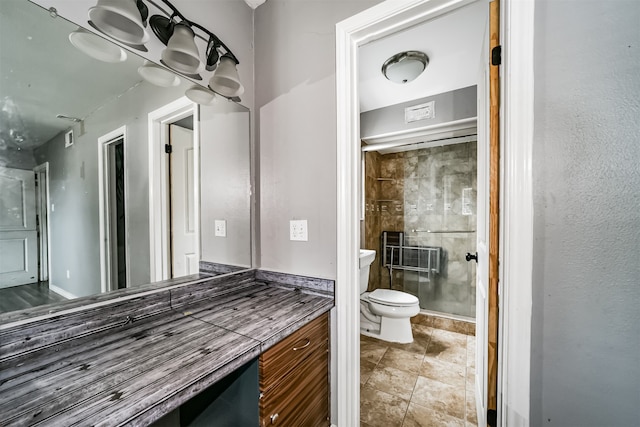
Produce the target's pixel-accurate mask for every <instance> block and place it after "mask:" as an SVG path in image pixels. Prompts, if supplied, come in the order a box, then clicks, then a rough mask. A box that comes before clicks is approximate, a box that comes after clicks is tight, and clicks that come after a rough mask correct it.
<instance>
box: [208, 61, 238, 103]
mask: <svg viewBox="0 0 640 427" xmlns="http://www.w3.org/2000/svg"><path fill="white" fill-rule="evenodd" d="M209 88H210V89H211V90H213V91H214V92H216V93H219V94H220V95H222V96H225V97H227V98H233V97H235V96H240V95H242V93H243V92H244V87H242V84H241V83H240V77H239V76H238V70H237V69H236V64H235V62H234V61H233V58H232V57H230V56H228V55H224V56H222V58H220V64H219V65H218V68H216V71H215V72H214V73H213V76H212V77H211V79H210V80H209Z"/></svg>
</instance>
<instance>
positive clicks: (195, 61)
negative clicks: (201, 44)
mask: <svg viewBox="0 0 640 427" xmlns="http://www.w3.org/2000/svg"><path fill="white" fill-rule="evenodd" d="M162 63H163V64H164V65H166V66H167V67H169V68H171V69H172V70H175V71H177V72H179V73H182V74H198V73H199V72H200V71H201V70H202V68H204V67H203V66H202V62H200V58H199V54H198V47H197V46H196V41H195V34H194V32H193V30H192V29H191V27H189V26H188V25H186V24H182V23H180V24H177V25H176V26H175V27H174V28H173V34H172V35H171V38H170V39H169V42H168V43H167V47H166V49H165V50H163V51H162Z"/></svg>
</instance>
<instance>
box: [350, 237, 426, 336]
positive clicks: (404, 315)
mask: <svg viewBox="0 0 640 427" xmlns="http://www.w3.org/2000/svg"><path fill="white" fill-rule="evenodd" d="M375 257H376V251H373V250H368V249H360V333H361V334H362V335H366V336H369V337H374V338H377V339H380V340H383V341H390V342H398V343H402V344H408V343H410V342H413V333H412V332H411V322H410V321H409V318H410V317H412V316H415V315H416V314H418V313H419V312H420V305H419V302H418V298H416V297H415V296H413V295H411V294H408V293H406V292H400V291H393V290H390V289H376V290H375V291H373V292H366V291H367V286H368V284H369V267H370V266H371V263H372V262H373V260H374V259H375Z"/></svg>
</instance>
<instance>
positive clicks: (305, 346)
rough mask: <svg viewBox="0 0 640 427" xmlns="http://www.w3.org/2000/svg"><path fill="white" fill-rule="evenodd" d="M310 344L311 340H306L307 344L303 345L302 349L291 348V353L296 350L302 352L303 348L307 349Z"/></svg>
mask: <svg viewBox="0 0 640 427" xmlns="http://www.w3.org/2000/svg"><path fill="white" fill-rule="evenodd" d="M310 344H311V340H310V339H309V338H307V343H306V344H305V345H303V346H302V347H293V351H298V350H302V349H303V348H307V347H309V345H310Z"/></svg>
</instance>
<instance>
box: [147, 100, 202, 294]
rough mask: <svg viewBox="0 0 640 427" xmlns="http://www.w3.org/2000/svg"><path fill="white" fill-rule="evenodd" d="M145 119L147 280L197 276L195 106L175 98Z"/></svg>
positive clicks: (197, 135) (197, 132)
mask: <svg viewBox="0 0 640 427" xmlns="http://www.w3.org/2000/svg"><path fill="white" fill-rule="evenodd" d="M148 117H149V118H148V120H149V226H150V232H149V235H150V254H151V257H150V260H151V271H150V278H151V281H152V282H154V281H159V280H167V279H171V278H176V277H181V276H185V275H189V274H195V273H197V272H198V269H199V265H198V261H199V259H200V197H199V194H200V128H199V123H200V122H199V110H198V104H194V103H193V102H191V101H190V100H189V99H188V98H186V97H183V98H180V99H178V100H176V101H174V102H172V103H170V104H168V105H165V106H164V107H161V108H159V109H158V110H155V111H153V112H151V113H149V116H148Z"/></svg>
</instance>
